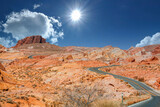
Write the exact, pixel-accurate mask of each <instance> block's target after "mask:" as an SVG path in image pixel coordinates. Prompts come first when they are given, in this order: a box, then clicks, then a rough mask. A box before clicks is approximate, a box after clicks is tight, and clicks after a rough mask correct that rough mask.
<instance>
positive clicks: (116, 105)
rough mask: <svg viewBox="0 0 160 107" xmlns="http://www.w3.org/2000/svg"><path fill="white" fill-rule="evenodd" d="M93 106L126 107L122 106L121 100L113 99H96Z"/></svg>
mask: <svg viewBox="0 0 160 107" xmlns="http://www.w3.org/2000/svg"><path fill="white" fill-rule="evenodd" d="M91 106H92V107H126V106H123V105H122V106H121V102H120V101H111V100H99V101H95V102H94V103H93V104H92V105H91Z"/></svg>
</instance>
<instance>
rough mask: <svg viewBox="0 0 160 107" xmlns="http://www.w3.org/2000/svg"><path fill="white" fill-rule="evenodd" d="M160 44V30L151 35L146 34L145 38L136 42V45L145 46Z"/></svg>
mask: <svg viewBox="0 0 160 107" xmlns="http://www.w3.org/2000/svg"><path fill="white" fill-rule="evenodd" d="M153 44H160V32H158V33H156V34H154V35H153V36H152V37H151V36H146V37H145V38H144V39H142V40H141V41H140V43H138V44H136V47H143V46H147V45H153Z"/></svg>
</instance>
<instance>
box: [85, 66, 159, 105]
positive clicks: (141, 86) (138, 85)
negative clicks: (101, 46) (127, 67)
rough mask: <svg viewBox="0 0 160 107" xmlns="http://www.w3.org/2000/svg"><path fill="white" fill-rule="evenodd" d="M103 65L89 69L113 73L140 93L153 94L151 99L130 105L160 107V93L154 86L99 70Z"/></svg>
mask: <svg viewBox="0 0 160 107" xmlns="http://www.w3.org/2000/svg"><path fill="white" fill-rule="evenodd" d="M112 66H116V65H112ZM112 66H103V67H112ZM103 67H91V68H88V69H89V70H90V71H93V72H96V73H99V74H102V75H106V74H109V75H112V76H114V77H115V78H118V79H121V80H124V81H126V82H128V83H129V84H130V85H131V86H132V87H133V88H135V89H136V90H138V91H139V93H148V94H150V95H151V98H150V99H148V100H145V101H142V102H139V103H136V104H133V105H131V106H129V107H160V93H158V92H156V91H155V90H154V89H153V88H151V87H149V86H148V85H146V84H145V83H142V82H140V81H137V80H134V79H131V78H128V77H124V76H120V75H115V74H112V73H109V72H104V71H101V70H99V68H103Z"/></svg>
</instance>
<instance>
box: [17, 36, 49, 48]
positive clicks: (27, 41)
mask: <svg viewBox="0 0 160 107" xmlns="http://www.w3.org/2000/svg"><path fill="white" fill-rule="evenodd" d="M34 43H46V40H45V39H44V38H42V36H40V35H37V36H30V37H26V38H24V39H22V40H19V41H18V43H17V44H16V46H14V48H17V47H19V46H21V45H23V44H34Z"/></svg>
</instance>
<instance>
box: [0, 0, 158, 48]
mask: <svg viewBox="0 0 160 107" xmlns="http://www.w3.org/2000/svg"><path fill="white" fill-rule="evenodd" d="M0 2H1V3H0V5H1V6H0V44H2V45H4V46H6V47H11V46H14V45H15V44H16V42H17V41H18V40H20V39H23V38H25V37H27V36H32V35H41V36H42V37H44V38H45V39H46V40H47V42H49V43H51V44H55V45H59V46H84V47H104V46H108V45H111V46H113V47H119V48H121V49H129V48H130V47H131V46H134V47H142V46H146V45H152V44H160V33H159V32H160V0H1V1H0ZM76 9H77V10H79V11H80V13H81V18H80V20H78V21H76V22H75V21H73V20H72V19H71V17H70V15H71V13H72V11H74V10H76Z"/></svg>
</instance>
